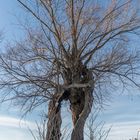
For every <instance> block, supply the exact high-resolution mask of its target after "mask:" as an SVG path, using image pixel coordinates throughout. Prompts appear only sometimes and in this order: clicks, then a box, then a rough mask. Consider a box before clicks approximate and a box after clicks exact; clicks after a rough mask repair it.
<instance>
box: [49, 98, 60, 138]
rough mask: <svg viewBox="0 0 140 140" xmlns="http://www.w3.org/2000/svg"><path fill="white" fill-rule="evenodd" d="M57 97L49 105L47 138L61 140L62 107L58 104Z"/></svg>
mask: <svg viewBox="0 0 140 140" xmlns="http://www.w3.org/2000/svg"><path fill="white" fill-rule="evenodd" d="M56 103H57V100H56V98H55V99H53V100H51V101H50V103H49V106H48V123H47V134H46V140H60V137H61V130H60V129H61V123H62V120H61V110H60V109H61V108H58V106H57V105H56Z"/></svg>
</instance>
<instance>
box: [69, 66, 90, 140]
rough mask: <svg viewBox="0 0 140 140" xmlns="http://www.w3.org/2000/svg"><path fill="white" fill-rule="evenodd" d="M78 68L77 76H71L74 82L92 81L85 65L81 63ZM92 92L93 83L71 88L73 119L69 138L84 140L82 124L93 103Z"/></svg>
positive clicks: (70, 98)
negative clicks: (83, 86) (84, 86)
mask: <svg viewBox="0 0 140 140" xmlns="http://www.w3.org/2000/svg"><path fill="white" fill-rule="evenodd" d="M81 64H82V63H81ZM79 68H81V69H80V70H78V71H79V72H80V73H78V74H79V76H78V74H77V76H76V77H75V78H73V79H74V82H75V81H76V82H79V81H81V83H82V82H84V83H89V82H90V81H93V76H92V73H91V72H90V71H89V70H88V69H87V68H86V67H84V66H83V65H81V66H79V67H78V68H77V69H79ZM76 72H77V71H76ZM92 93H93V85H91V86H89V87H86V88H74V89H72V90H71V94H70V97H69V100H70V104H71V106H70V109H71V112H72V121H73V131H72V135H71V140H84V125H85V122H86V119H87V118H88V115H89V114H90V112H91V108H92V104H93V97H92Z"/></svg>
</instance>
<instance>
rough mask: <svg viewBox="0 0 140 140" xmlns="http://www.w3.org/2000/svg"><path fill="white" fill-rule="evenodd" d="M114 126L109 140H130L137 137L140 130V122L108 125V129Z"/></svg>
mask: <svg viewBox="0 0 140 140" xmlns="http://www.w3.org/2000/svg"><path fill="white" fill-rule="evenodd" d="M111 125H112V129H111V131H110V133H109V137H108V140H129V139H130V138H135V137H137V132H138V129H139V128H140V121H127V122H116V123H113V124H106V128H109V127H110V126H111Z"/></svg>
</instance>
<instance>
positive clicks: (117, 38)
mask: <svg viewBox="0 0 140 140" xmlns="http://www.w3.org/2000/svg"><path fill="white" fill-rule="evenodd" d="M17 1H18V2H19V3H20V4H21V5H22V6H23V7H24V8H25V9H26V10H27V11H28V12H29V13H30V14H31V15H32V17H34V19H35V20H33V21H32V22H33V26H32V27H31V28H26V29H27V37H26V38H25V39H24V40H22V41H19V42H16V43H15V45H8V46H6V49H5V50H4V52H3V53H1V55H0V67H1V72H0V74H1V77H0V85H1V90H2V93H1V95H2V97H3V98H2V101H6V100H15V101H16V102H17V103H18V104H19V105H21V107H22V109H23V111H24V112H25V111H26V112H29V111H31V110H33V109H34V108H36V107H37V106H39V105H40V104H43V103H44V104H48V113H47V114H48V122H47V134H46V140H59V139H60V137H61V129H60V128H61V123H62V120H61V108H62V106H61V104H62V102H63V101H67V102H68V103H69V107H70V110H71V115H72V122H73V130H72V134H71V139H72V140H83V139H84V125H85V122H86V119H87V118H88V115H89V114H90V112H91V109H92V105H93V103H94V102H96V101H102V100H104V99H105V98H106V97H107V96H109V92H110V93H111V92H114V91H113V90H114V88H116V87H117V88H126V87H127V86H133V85H135V86H137V87H139V84H138V83H137V79H136V78H137V76H139V74H140V73H139V56H140V55H139V48H138V47H135V46H133V44H132V43H130V40H131V39H132V35H131V34H134V35H139V34H138V33H139V32H138V31H139V28H140V18H139V11H138V9H137V7H136V5H138V4H137V3H136V2H137V1H136V0H107V1H104V2H103V3H101V2H97V1H95V0H88V1H87V0H55V1H54V0H17ZM34 21H36V23H34Z"/></svg>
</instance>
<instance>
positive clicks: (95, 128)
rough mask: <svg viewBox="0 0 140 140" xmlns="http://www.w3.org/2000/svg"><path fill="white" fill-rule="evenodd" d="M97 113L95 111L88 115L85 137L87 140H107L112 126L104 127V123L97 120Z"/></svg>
mask: <svg viewBox="0 0 140 140" xmlns="http://www.w3.org/2000/svg"><path fill="white" fill-rule="evenodd" d="M99 113H100V112H99V111H98V110H96V111H94V112H93V113H91V114H90V117H89V119H88V122H87V123H86V129H87V131H85V135H86V136H87V138H88V139H89V140H107V138H108V135H109V133H110V131H111V128H112V126H109V128H107V127H105V122H103V121H99V120H97V118H98V117H99V116H98V115H99Z"/></svg>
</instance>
